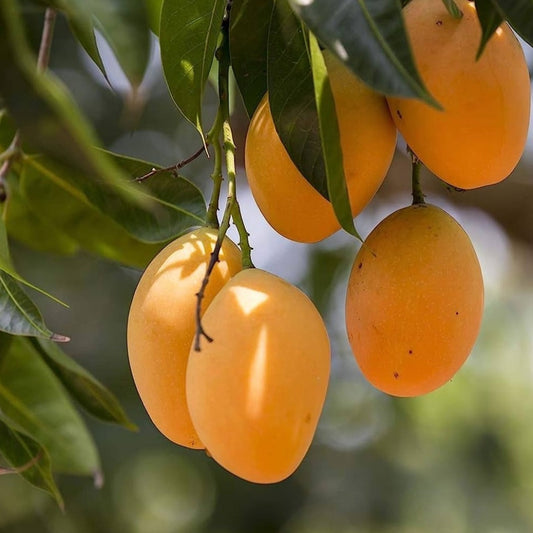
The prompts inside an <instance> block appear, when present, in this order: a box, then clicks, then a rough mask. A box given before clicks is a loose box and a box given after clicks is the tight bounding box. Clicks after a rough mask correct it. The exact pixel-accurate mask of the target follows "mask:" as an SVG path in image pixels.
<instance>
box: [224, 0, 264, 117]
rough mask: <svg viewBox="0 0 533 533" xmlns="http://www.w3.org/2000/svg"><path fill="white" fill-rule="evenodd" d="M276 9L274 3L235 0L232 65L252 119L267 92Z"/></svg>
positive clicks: (232, 12) (232, 17) (231, 20)
mask: <svg viewBox="0 0 533 533" xmlns="http://www.w3.org/2000/svg"><path fill="white" fill-rule="evenodd" d="M273 7H274V0H265V1H262V2H257V1H255V0H233V5H232V7H231V17H230V32H229V40H230V52H231V66H232V68H233V72H234V74H235V79H236V80H237V85H238V86H239V91H240V93H241V95H242V98H243V101H244V105H245V107H246V111H247V112H248V116H249V117H250V118H251V117H252V115H253V114H254V111H255V110H256V108H257V106H258V105H259V102H260V101H261V98H263V96H264V95H265V93H266V92H267V50H268V29H269V26H270V18H271V15H272V9H273ZM250 28H253V31H250Z"/></svg>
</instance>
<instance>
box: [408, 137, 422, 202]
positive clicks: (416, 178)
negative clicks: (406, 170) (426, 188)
mask: <svg viewBox="0 0 533 533" xmlns="http://www.w3.org/2000/svg"><path fill="white" fill-rule="evenodd" d="M407 151H408V152H409V153H410V154H411V165H412V166H411V169H412V170H411V188H412V195H413V205H417V204H425V203H426V202H425V200H424V193H423V192H422V187H421V186H420V167H421V165H422V163H421V162H420V159H418V157H417V155H416V154H415V153H414V152H413V150H411V148H409V147H407Z"/></svg>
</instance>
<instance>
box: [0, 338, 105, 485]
mask: <svg viewBox="0 0 533 533" xmlns="http://www.w3.org/2000/svg"><path fill="white" fill-rule="evenodd" d="M0 409H1V410H2V411H3V413H4V414H5V416H7V417H9V418H10V419H11V420H13V421H14V422H15V423H17V424H18V426H20V427H21V428H22V429H23V430H24V431H26V432H27V433H28V434H29V435H31V436H32V437H33V438H35V439H36V440H37V441H38V442H40V443H41V444H42V445H43V446H44V447H45V448H46V449H47V450H48V452H49V454H50V458H51V460H52V468H53V470H54V471H56V472H65V473H72V474H80V475H95V474H97V473H98V472H99V471H100V460H99V457H98V452H97V450H96V447H95V445H94V442H93V440H92V438H91V436H90V434H89V432H88V430H87V427H86V426H85V424H84V422H83V420H82V419H81V418H80V416H79V414H78V413H77V412H76V410H75V409H74V407H73V406H72V404H71V402H70V400H69V398H68V395H67V393H66V391H65V390H64V388H63V386H62V385H61V383H60V382H59V381H58V379H57V378H56V376H55V375H54V374H53V373H52V371H51V370H50V369H49V368H48V367H47V365H46V363H45V362H44V361H43V360H42V358H41V357H40V356H39V354H38V353H37V352H36V351H35V350H34V348H33V347H32V345H31V343H30V342H29V341H28V340H27V339H23V338H20V337H19V338H16V339H15V340H14V341H13V344H12V346H11V348H10V350H9V352H8V353H7V355H6V356H5V357H4V358H3V359H2V361H1V362H0Z"/></svg>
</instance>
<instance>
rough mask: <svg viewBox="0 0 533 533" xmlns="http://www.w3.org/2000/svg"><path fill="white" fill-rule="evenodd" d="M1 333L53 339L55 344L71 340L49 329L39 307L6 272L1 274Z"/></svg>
mask: <svg viewBox="0 0 533 533" xmlns="http://www.w3.org/2000/svg"><path fill="white" fill-rule="evenodd" d="M0 331H5V332H6V333H10V334H11V335H23V336H31V337H41V338H43V339H52V340H53V341H55V342H67V341H68V340H70V339H69V338H68V337H65V336H64V335H59V334H57V333H53V332H52V331H50V330H49V329H48V328H47V326H46V324H45V323H44V322H43V318H42V316H41V313H40V312H39V309H37V306H36V305H35V304H34V303H33V302H32V301H31V300H30V298H29V297H28V295H27V294H26V293H25V292H24V291H23V290H22V289H21V288H20V287H19V285H18V283H17V282H16V280H15V279H14V278H13V277H12V276H10V275H9V274H6V273H5V272H0Z"/></svg>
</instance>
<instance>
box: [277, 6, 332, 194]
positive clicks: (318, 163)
mask: <svg viewBox="0 0 533 533" xmlns="http://www.w3.org/2000/svg"><path fill="white" fill-rule="evenodd" d="M268 100H269V104H270V109H271V112H272V118H273V120H274V124H275V126H276V131H277V132H278V135H279V137H280V139H281V141H282V142H283V145H284V146H285V148H286V150H287V152H288V153H289V155H290V157H291V159H292V161H293V162H294V164H295V165H296V166H297V167H298V169H299V170H300V172H301V173H302V175H303V176H304V177H305V178H306V179H307V181H309V183H310V184H311V185H312V186H313V187H314V188H315V189H316V190H317V191H318V192H319V193H320V194H321V195H322V196H324V197H325V198H329V196H328V185H327V177H326V169H325V166H324V158H323V156H322V143H321V140H320V129H319V124H318V115H317V109H316V103H315V94H314V87H313V77H312V73H311V64H310V61H309V55H308V51H307V46H306V42H305V36H304V28H303V26H302V24H301V22H300V21H299V20H298V19H297V18H296V16H295V15H294V13H293V12H292V11H291V9H290V7H289V5H288V3H287V2H286V0H278V1H277V2H276V9H275V10H274V11H273V13H272V19H271V23H270V31H269V39H268Z"/></svg>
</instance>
